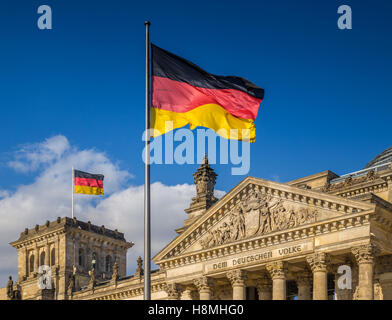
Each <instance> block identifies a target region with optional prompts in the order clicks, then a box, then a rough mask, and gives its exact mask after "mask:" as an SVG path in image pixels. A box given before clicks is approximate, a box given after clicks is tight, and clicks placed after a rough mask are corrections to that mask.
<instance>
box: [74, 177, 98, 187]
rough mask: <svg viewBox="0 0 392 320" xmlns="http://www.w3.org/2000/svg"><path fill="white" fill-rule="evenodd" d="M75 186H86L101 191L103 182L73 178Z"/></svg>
mask: <svg viewBox="0 0 392 320" xmlns="http://www.w3.org/2000/svg"><path fill="white" fill-rule="evenodd" d="M75 186H87V187H96V188H101V189H103V181H102V180H97V179H88V178H75Z"/></svg>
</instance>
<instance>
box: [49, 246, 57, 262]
mask: <svg viewBox="0 0 392 320" xmlns="http://www.w3.org/2000/svg"><path fill="white" fill-rule="evenodd" d="M55 264H56V250H55V248H52V251H51V253H50V265H51V266H54V265H55Z"/></svg>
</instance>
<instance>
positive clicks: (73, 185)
mask: <svg viewBox="0 0 392 320" xmlns="http://www.w3.org/2000/svg"><path fill="white" fill-rule="evenodd" d="M74 191H75V172H74V167H73V166H72V219H73V218H74V193H75V192H74Z"/></svg>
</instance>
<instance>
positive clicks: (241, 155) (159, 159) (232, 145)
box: [142, 121, 250, 175]
mask: <svg viewBox="0 0 392 320" xmlns="http://www.w3.org/2000/svg"><path fill="white" fill-rule="evenodd" d="M165 132H166V133H165V134H164V135H161V132H159V131H158V130H156V129H150V130H147V131H145V132H144V133H143V137H142V139H143V141H146V139H147V137H148V136H147V134H149V135H150V134H151V135H152V136H154V137H155V138H153V139H152V140H151V142H150V164H174V163H176V164H195V163H198V164H200V163H202V159H203V157H204V155H205V154H206V142H207V147H208V152H207V155H208V161H209V163H210V164H216V163H219V164H229V163H230V164H232V165H234V167H232V168H231V173H232V175H246V174H248V173H249V170H250V141H249V137H250V130H249V129H242V130H241V132H240V130H238V129H230V130H229V131H228V130H225V129H220V130H218V132H217V133H218V134H216V133H215V132H214V131H213V130H211V129H196V130H193V131H192V130H190V129H188V128H181V129H178V130H176V131H175V132H174V131H173V122H172V121H166V122H165ZM240 133H241V135H240V136H241V137H242V141H241V142H240V141H238V140H237V139H226V138H223V137H238V136H239V134H240ZM217 139H218V143H217ZM195 146H196V150H195ZM218 146H219V150H218ZM218 154H219V157H218ZM142 159H143V161H144V162H145V150H143V153H142Z"/></svg>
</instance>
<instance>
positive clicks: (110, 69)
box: [0, 0, 392, 240]
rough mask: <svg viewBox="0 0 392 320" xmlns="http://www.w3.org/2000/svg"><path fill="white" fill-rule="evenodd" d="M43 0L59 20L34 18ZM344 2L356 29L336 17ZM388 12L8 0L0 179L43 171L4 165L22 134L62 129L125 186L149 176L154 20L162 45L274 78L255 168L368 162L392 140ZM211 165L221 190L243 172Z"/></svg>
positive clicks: (186, 172)
mask: <svg viewBox="0 0 392 320" xmlns="http://www.w3.org/2000/svg"><path fill="white" fill-rule="evenodd" d="M42 4H47V5H50V6H51V8H52V10H53V29H52V30H39V29H38V28H37V19H38V17H39V15H38V14H37V8H38V6H39V5H42ZM342 4H348V5H350V6H351V8H352V11H353V29H352V30H344V31H343V30H339V29H338V28H337V19H338V14H337V8H338V7H339V6H340V5H342ZM391 15H392V2H391V1H381V0H375V1H343V0H340V1H335V0H324V1H317V2H315V1H310V0H309V1H308V0H298V1H291V0H277V1H262V0H258V1H246V2H238V1H228V0H226V1H211V0H210V1H203V0H202V1H197V2H192V3H190V2H188V1H137V2H136V1H125V0H123V1H120V0H112V1H73V0H69V1H47V0H45V1H28V2H27V1H22V0H18V1H11V0H5V1H2V7H1V10H0V37H1V40H2V45H1V50H0V110H1V120H2V121H1V126H0V135H1V136H2V137H3V138H2V139H0V190H8V191H9V192H15V191H16V190H18V188H20V187H21V186H23V185H29V184H32V183H33V182H34V181H35V180H36V179H37V177H38V176H39V175H40V174H42V170H43V169H42V170H41V171H40V169H37V170H27V171H26V172H20V171H18V170H14V168H12V167H10V166H9V165H8V164H9V161H10V160H12V159H13V158H14V157H15V152H17V151H18V150H20V148H21V145H25V144H31V143H39V142H42V141H45V139H48V138H50V137H55V136H59V135H61V136H64V137H66V139H67V141H68V142H69V144H70V145H72V146H73V147H74V148H77V149H78V150H86V149H94V150H96V151H97V152H102V153H104V154H105V156H106V157H107V159H109V160H110V161H111V162H113V163H115V164H116V165H117V166H118V168H120V169H121V170H125V171H127V172H129V173H130V174H131V175H132V177H129V179H128V180H124V185H125V186H127V185H134V186H140V185H142V184H143V179H144V177H143V162H142V160H141V152H142V149H143V142H142V140H141V135H142V132H143V130H144V24H143V22H144V20H146V19H148V20H150V21H151V22H152V27H151V40H152V42H154V43H155V44H157V45H159V46H160V47H163V48H165V49H167V50H169V51H172V52H174V53H176V54H178V55H180V56H183V57H185V58H186V59H189V60H191V61H192V62H194V63H196V64H198V65H199V66H200V67H202V68H204V69H205V70H207V71H209V72H211V73H214V74H219V75H236V76H243V77H245V78H247V79H249V80H251V81H252V82H254V83H255V84H257V85H259V86H261V87H263V88H264V89H265V100H264V101H263V102H262V104H261V107H260V110H259V115H258V117H257V119H256V122H255V123H256V127H257V131H256V133H257V138H256V142H255V143H254V144H252V145H251V169H250V172H249V175H252V176H257V177H261V178H265V179H271V180H277V181H280V182H284V181H288V180H292V179H296V178H299V177H302V176H305V175H309V174H313V173H317V172H320V171H324V170H327V169H329V170H332V171H334V172H335V173H337V174H344V173H348V172H351V171H355V170H358V169H361V168H362V167H363V166H364V165H365V164H366V163H367V162H368V161H370V160H371V159H372V158H373V157H374V156H376V155H377V154H378V153H380V152H381V151H383V150H384V149H386V148H387V147H389V146H390V145H391V117H392V108H391V102H390V92H391V88H392V83H391V74H392V60H391V57H392V40H391V37H390V35H391V31H392V22H391V21H392V19H391ZM68 142H67V143H68ZM196 168H197V165H182V166H180V165H159V166H154V167H153V168H152V172H151V179H152V182H157V181H160V182H162V183H163V184H165V185H166V186H173V185H177V184H180V185H181V184H184V183H188V184H189V183H192V176H191V174H192V173H193V172H194V171H195V169H196ZM214 168H215V170H216V171H217V173H218V174H219V177H218V181H217V186H216V188H217V189H219V190H223V191H228V190H230V189H231V188H232V187H234V185H235V184H236V183H238V182H239V181H240V180H242V179H243V177H242V176H232V175H231V173H230V172H231V166H230V165H215V166H214ZM80 169H84V168H80ZM153 197H154V195H153ZM184 218H185V217H184ZM43 222H44V221H42V223H43ZM181 223H182V221H180V222H178V223H177V225H179V224H181ZM22 224H23V223H22ZM24 227H25V225H24V224H23V225H22V226H21V227H20V230H22V229H23V228H24ZM11 240H12V239H11Z"/></svg>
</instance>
